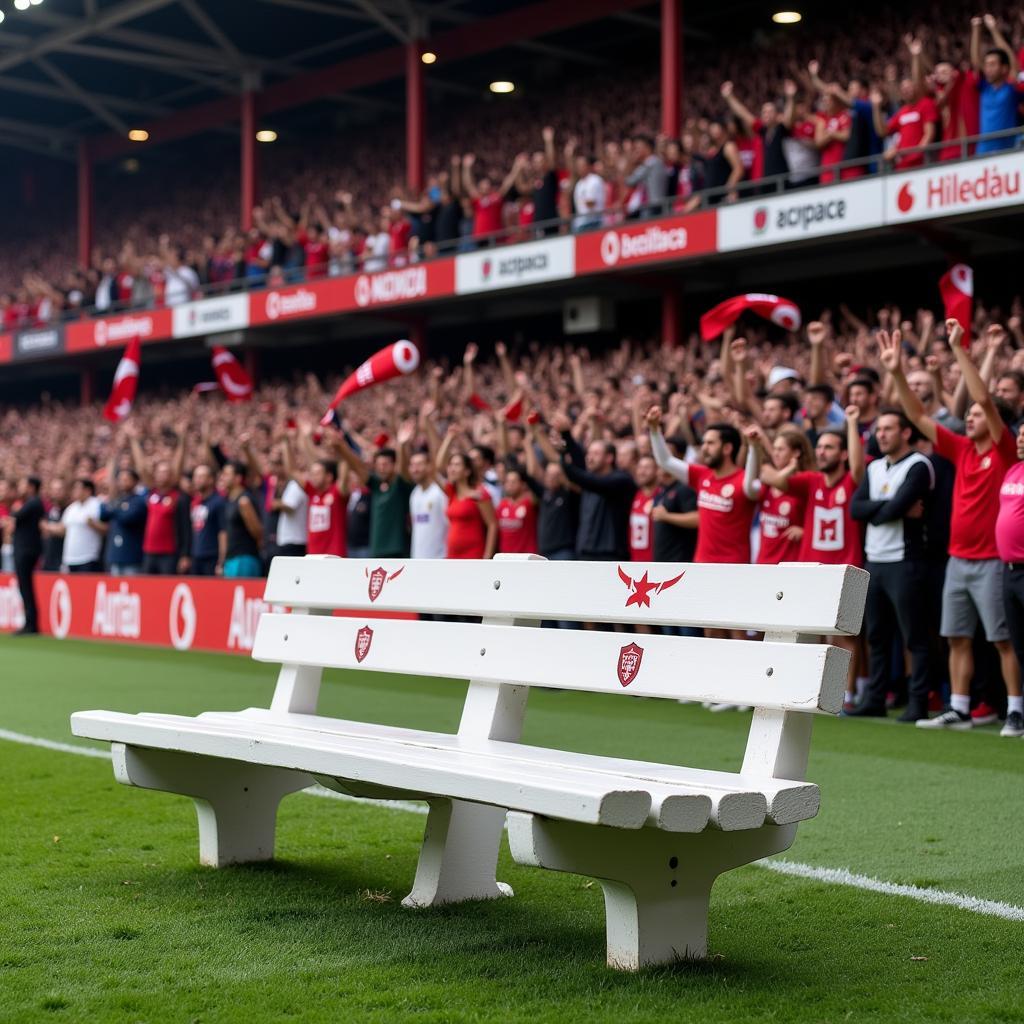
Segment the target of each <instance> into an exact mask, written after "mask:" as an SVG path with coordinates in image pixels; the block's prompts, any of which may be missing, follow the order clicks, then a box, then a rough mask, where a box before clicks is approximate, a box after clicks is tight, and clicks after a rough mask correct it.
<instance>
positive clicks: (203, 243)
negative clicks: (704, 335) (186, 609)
mask: <svg viewBox="0 0 1024 1024" xmlns="http://www.w3.org/2000/svg"><path fill="white" fill-rule="evenodd" d="M997 10H999V11H1000V15H1003V14H1005V15H1007V18H1003V17H1001V16H997V15H995V14H992V13H988V14H984V15H975V16H973V17H971V16H968V15H965V14H964V12H963V11H962V10H960V9H958V7H957V5H954V4H949V5H944V6H940V7H939V8H938V9H937V10H935V11H934V12H931V13H930V15H929V23H928V24H927V25H921V26H918V27H916V28H910V29H908V26H909V25H910V21H909V19H908V18H907V17H906V16H905V15H902V16H899V15H897V14H896V13H895V12H893V13H891V14H889V15H887V16H885V17H882V18H878V17H877V16H873V17H872V18H871V19H870V21H869V22H868V21H865V19H863V18H862V19H859V20H858V19H857V18H853V20H851V21H850V23H849V25H848V27H847V29H846V30H845V32H844V33H841V34H837V35H836V36H833V37H828V38H826V37H822V38H819V39H818V40H816V41H814V42H810V43H807V42H805V43H803V44H802V46H803V47H804V48H805V49H804V52H802V53H801V52H798V46H797V44H796V43H794V42H787V41H785V40H784V39H781V38H780V39H776V40H773V42H772V44H771V46H768V47H764V48H761V49H756V48H754V49H751V50H749V51H748V50H741V49H727V50H725V51H723V52H722V53H721V54H720V55H718V57H717V59H716V58H712V57H709V56H708V55H707V54H702V55H701V60H700V61H697V62H694V64H692V65H689V66H688V71H687V75H688V79H687V103H688V110H689V111H690V113H689V116H687V118H686V119H685V121H684V123H683V124H682V125H681V126H680V131H679V135H678V137H676V138H669V137H666V136H661V135H656V134H655V132H654V131H653V130H652V129H651V127H650V126H651V125H653V124H654V123H655V120H656V119H655V116H654V99H655V97H656V96H657V88H656V83H655V82H654V81H653V80H652V79H651V77H650V71H649V70H647V71H646V72H640V71H632V72H630V71H629V70H628V69H624V70H623V71H622V72H620V73H619V74H618V75H616V76H615V79H614V81H612V82H609V81H608V79H607V76H602V78H601V79H600V81H597V80H594V81H584V82H580V83H574V85H573V86H570V87H569V88H567V89H565V90H557V91H556V93H557V95H554V96H545V97H544V99H545V102H544V104H543V105H542V106H543V117H544V118H545V119H548V118H550V119H551V121H552V125H553V127H545V128H543V129H542V130H539V128H538V126H539V125H540V124H543V121H542V120H541V110H540V108H539V107H537V106H536V105H533V106H531V105H529V104H525V105H521V106H520V107H519V108H518V109H508V110H506V111H505V112H504V113H500V114H499V113H498V112H497V111H495V109H494V108H493V105H491V106H486V107H481V106H479V105H478V106H477V107H476V108H468V109H467V110H463V111H460V114H459V117H458V118H449V119H446V120H447V121H448V123H447V124H446V125H445V126H444V127H443V128H441V129H440V131H439V132H437V133H435V134H434V135H432V137H431V145H432V148H433V149H434V152H450V153H452V155H451V157H450V159H448V160H446V161H445V162H444V164H443V166H435V167H434V171H433V173H432V174H430V175H429V177H428V181H427V183H426V187H425V188H424V189H423V191H422V192H421V193H419V194H413V193H410V192H409V191H408V190H407V189H405V188H403V187H401V186H389V184H388V183H389V182H395V181H400V180H401V177H402V174H401V167H400V164H399V156H400V154H401V151H402V150H401V145H400V143H399V141H398V136H397V133H393V135H392V136H389V135H388V133H387V131H384V132H383V133H380V137H377V133H374V141H373V142H369V141H367V142H362V143H360V144H357V145H355V146H353V145H352V140H351V139H339V140H334V142H330V141H328V142H326V143H324V144H318V145H317V146H316V147H315V151H316V155H315V156H313V155H312V154H311V153H310V151H309V147H301V148H299V149H298V151H296V149H295V148H292V149H291V150H287V149H284V150H283V153H282V155H278V156H276V157H275V156H273V155H272V154H268V161H267V162H268V168H267V174H266V180H267V184H268V192H269V193H270V196H271V197H270V198H269V199H267V200H266V201H264V202H263V203H262V204H261V205H260V206H259V207H258V208H257V209H256V210H254V213H253V221H254V226H253V228H252V230H250V231H249V232H242V231H241V230H240V229H238V228H237V227H236V226H232V225H231V224H230V215H229V214H228V212H227V209H228V208H226V207H225V197H226V196H227V195H229V194H230V188H229V178H226V177H225V172H224V168H222V167H218V168H208V169H206V170H207V172H208V173H212V174H214V175H215V176H214V177H213V178H212V179H211V181H210V182H208V183H203V182H200V181H192V182H190V183H185V184H184V187H180V186H181V185H182V183H180V182H178V181H174V182H173V183H172V187H168V188H165V189H162V190H161V189H157V190H156V197H158V198H156V197H154V196H153V195H152V194H151V195H150V200H149V201H150V203H151V204H152V203H156V204H157V205H156V207H154V208H153V209H150V210H149V211H148V212H147V213H146V215H145V216H144V217H142V218H141V219H140V217H139V213H138V211H139V206H138V205H137V204H135V203H133V202H131V201H126V195H128V194H130V193H128V191H127V186H126V191H125V192H120V190H119V193H120V194H118V196H117V197H116V202H115V203H113V204H111V205H110V207H109V209H108V210H107V211H106V212H104V214H102V215H101V217H100V224H101V226H102V231H101V239H102V245H101V247H100V248H98V249H97V250H96V251H95V253H94V255H93V259H92V261H91V264H90V266H88V267H76V268H73V269H70V267H71V262H72V261H71V260H70V258H69V256H68V254H67V252H66V250H65V249H63V248H62V247H61V246H60V244H59V243H58V244H57V245H56V246H55V245H54V239H55V238H56V239H60V238H62V237H63V236H64V234H65V232H64V231H63V230H60V229H58V230H55V231H53V232H47V233H46V238H45V241H44V242H41V241H40V240H39V239H38V238H36V239H34V240H27V241H26V242H20V241H19V242H18V244H17V245H16V246H14V247H12V249H11V250H10V251H8V252H7V253H6V254H5V255H4V256H3V257H0V328H2V329H4V330H15V329H18V328H20V327H25V326H31V325H35V324H38V323H44V322H48V321H50V320H52V319H54V318H57V317H61V316H69V317H74V316H79V315H82V313H83V311H84V310H92V309H95V310H98V311H100V312H105V311H110V310H114V309H119V308H147V307H153V306H159V305H175V304H177V303H181V302H185V301H187V300H188V299H189V298H191V297H193V296H195V295H197V294H199V292H200V290H204V289H205V290H212V291H217V290H218V289H227V288H235V287H243V286H262V285H264V284H270V285H274V284H281V283H284V282H287V281H292V280H301V279H305V278H316V277H322V276H327V275H340V274H346V273H351V272H353V271H355V270H359V269H364V270H371V271H372V270H380V269H385V268H387V267H389V266H404V265H406V264H407V263H409V262H413V261H417V260H420V259H424V258H429V257H432V256H434V255H436V254H437V253H439V252H453V251H464V250H467V249H472V248H476V247H478V246H481V245H489V244H493V243H495V242H497V241H499V240H500V241H502V242H512V241H522V240H525V239H528V238H532V237H536V236H538V235H543V234H548V233H553V232H560V231H566V230H576V231H578V230H586V229H588V228H592V227H598V226H602V225H605V224H609V223H615V222H617V221H619V220H621V219H623V218H629V217H639V216H646V215H651V214H654V213H664V212H668V211H675V212H682V211H689V210H692V209H696V208H697V207H699V206H701V205H713V204H715V203H719V202H731V201H734V200H735V199H736V198H737V197H738V196H739V195H741V194H743V193H744V192H749V191H750V190H755V191H759V190H774V189H776V188H778V187H780V185H781V183H782V182H783V180H784V181H785V186H786V187H800V186H806V185H810V184H814V183H819V182H820V183H829V182H832V181H834V180H847V179H852V178H856V177H859V176H862V175H865V174H870V173H876V172H877V171H878V170H879V168H880V167H882V166H884V165H892V166H894V167H896V168H897V169H905V168H909V167H914V166H917V165H920V164H923V163H925V162H927V161H933V160H948V159H955V158H957V157H961V156H965V155H969V154H971V153H975V152H977V153H987V152H996V151H999V150H1002V149H1006V148H1011V147H1014V146H1016V145H1017V144H1018V141H1019V140H1018V135H1017V134H1016V132H1015V129H1016V128H1017V127H1018V125H1019V123H1020V104H1021V96H1020V93H1019V85H1018V77H1019V75H1020V68H1021V65H1022V63H1024V46H1021V47H1020V48H1019V49H1018V44H1022V43H1024V13H1022V12H1021V10H1020V8H1010V7H1006V8H1005V10H1003V9H1000V8H997ZM862 22H864V23H863V24H862ZM853 39H856V40H858V43H857V45H851V40H853ZM808 52H810V53H813V54H816V55H817V56H815V57H814V58H813V59H810V60H808V59H807V54H808ZM736 67H743V68H744V78H743V81H742V83H737V84H735V85H734V83H733V82H732V81H731V80H729V79H730V76H731V74H732V72H731V71H730V70H729V69H730V68H733V69H734V68H736ZM456 122H457V124H456ZM556 129H557V131H556ZM446 133H447V134H446ZM993 133H995V134H994V135H993ZM999 133H1003V134H999ZM979 134H981V135H986V136H990V135H993V137H991V138H986V139H983V140H982V141H981V142H979V143H977V144H976V145H975V144H969V143H966V142H964V141H963V140H965V139H968V138H970V137H973V136H976V135H979ZM485 141H486V146H481V145H480V143H482V142H485ZM939 142H941V143H944V144H945V145H943V146H942V147H941V149H939V150H937V151H936V150H934V149H932V150H923V149H921V148H919V147H927V146H929V145H932V144H934V143H939ZM478 147H479V149H481V150H483V149H485V148H486V150H487V157H486V159H484V158H482V157H479V158H478V157H477V155H476V152H475V151H476V150H477V148H478ZM513 147H519V151H518V152H517V151H516V149H515V148H513ZM275 161H276V162H275ZM837 165H839V168H838V169H836V167H837ZM196 174H197V175H198V176H201V175H202V174H203V169H202V168H197V169H196ZM780 176H784V178H782V177H780ZM324 182H332V183H333V184H332V186H331V187H329V188H327V189H325V188H324ZM172 198H173V199H176V200H177V202H178V204H179V206H178V207H174V208H172V207H170V206H169V205H167V204H169V203H171V202H172ZM161 201H162V204H163V205H162V206H161ZM170 224H175V225H178V226H179V227H178V228H177V230H176V232H175V234H174V236H173V237H172V236H171V235H169V234H165V233H161V232H162V231H163V230H165V229H166V226H167V225H170ZM225 225H227V226H225ZM16 234H17V232H16V231H15V232H14V234H12V235H11V236H10V237H11V238H12V239H13V238H14V237H15V236H16ZM26 266H28V267H29V269H28V270H27V272H26Z"/></svg>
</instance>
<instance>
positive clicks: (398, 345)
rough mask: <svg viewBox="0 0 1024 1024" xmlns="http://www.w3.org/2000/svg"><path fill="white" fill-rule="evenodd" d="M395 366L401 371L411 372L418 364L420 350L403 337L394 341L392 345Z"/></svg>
mask: <svg viewBox="0 0 1024 1024" xmlns="http://www.w3.org/2000/svg"><path fill="white" fill-rule="evenodd" d="M394 356H395V366H397V367H398V369H399V370H401V371H402V373H412V371H413V370H415V369H416V367H418V366H419V365H420V350H419V349H418V348H417V347H416V346H415V345H414V344H413V343H412V342H411V341H406V340H405V339H404V338H403V339H402V340H401V341H396V342H395V347H394Z"/></svg>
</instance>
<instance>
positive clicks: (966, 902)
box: [0, 729, 1024, 921]
mask: <svg viewBox="0 0 1024 1024" xmlns="http://www.w3.org/2000/svg"><path fill="white" fill-rule="evenodd" d="M0 740H9V741H10V742H11V743H21V744H24V745H25V746H29V747H42V748H43V749H44V750H55V751H57V752H58V753H61V754H81V755H82V756H83V757H98V758H102V759H103V760H105V761H109V760H110V752H109V751H108V750H102V749H100V748H99V747H87V746H79V745H78V744H73V743H60V742H58V741H57V740H48V739H43V738H42V737H41V736H26V735H25V734H24V733H20V732H11V731H10V730H9V729H0ZM302 792H303V793H306V794H307V795H309V796H320V797H328V798H329V799H331V800H344V801H346V802H349V803H356V804H368V805H370V806H372V807H383V808H385V809H386V810H389V811H407V812H409V813H411V814H426V813H427V807H426V805H425V804H423V803H412V802H410V801H405V800H370V799H367V798H365V797H356V796H349V795H348V794H347V793H336V792H334V790H332V789H327V788H325V787H324V786H312V787H310V788H309V789H304V790H303V791H302ZM754 867H758V868H763V869H765V870H766V871H774V872H775V873H776V874H780V875H790V876H792V877H793V878H807V879H810V880H811V881H814V882H823V883H824V884H826V885H842V886H846V887H847V888H851V889H864V890H865V891H867V892H877V893H881V894H882V895H884V896H903V897H906V898H907V899H911V900H917V901H918V902H919V903H932V904H936V905H938V906H944V907H955V908H956V909H958V910H967V911H970V912H971V913H973V914H984V915H986V916H987V917H1000V918H1002V919H1003V920H1005V921H1024V907H1018V906H1014V905H1013V904H1012V903H1000V902H999V901H998V900H983V899H980V898H979V897H977V896H969V895H967V894H966V893H959V892H945V891H944V890H942V889H920V888H918V887H917V886H916V885H900V884H899V883H897V882H886V881H883V880H882V879H880V878H871V877H870V876H869V875H857V874H854V873H853V872H852V871H849V870H847V869H846V868H819V867H815V866H814V865H813V864H801V863H799V862H798V861H792V860H761V861H757V862H756V863H755V864H754Z"/></svg>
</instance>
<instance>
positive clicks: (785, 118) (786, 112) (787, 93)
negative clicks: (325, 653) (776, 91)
mask: <svg viewBox="0 0 1024 1024" xmlns="http://www.w3.org/2000/svg"><path fill="white" fill-rule="evenodd" d="M782 95H783V96H784V97H785V103H784V105H783V107H782V125H783V127H784V128H785V129H786V131H789V130H790V129H791V128H792V127H793V122H794V121H795V120H796V82H794V81H793V80H792V79H790V78H787V79H786V80H785V81H784V82H783V83H782Z"/></svg>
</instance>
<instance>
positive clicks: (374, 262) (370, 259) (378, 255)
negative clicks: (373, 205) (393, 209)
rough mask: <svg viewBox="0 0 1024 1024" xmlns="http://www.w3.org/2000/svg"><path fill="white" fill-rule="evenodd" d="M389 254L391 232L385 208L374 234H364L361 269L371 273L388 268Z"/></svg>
mask: <svg viewBox="0 0 1024 1024" xmlns="http://www.w3.org/2000/svg"><path fill="white" fill-rule="evenodd" d="M390 254H391V234H390V233H389V231H388V217H387V208H385V209H384V212H383V213H382V215H381V218H380V222H379V224H378V227H377V233H376V234H375V235H367V236H366V245H365V247H364V248H363V270H365V271H366V272H367V273H372V272H373V271H375V270H387V269H388V256H389V255H390Z"/></svg>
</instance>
